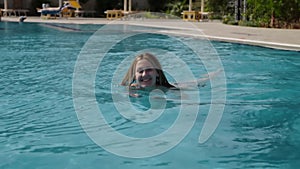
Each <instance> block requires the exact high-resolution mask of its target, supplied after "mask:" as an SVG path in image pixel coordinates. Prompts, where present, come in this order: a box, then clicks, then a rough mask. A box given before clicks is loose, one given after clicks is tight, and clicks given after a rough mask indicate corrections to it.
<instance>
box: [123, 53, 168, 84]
mask: <svg viewBox="0 0 300 169" xmlns="http://www.w3.org/2000/svg"><path fill="white" fill-rule="evenodd" d="M143 59H146V60H147V61H148V62H150V63H151V64H152V66H153V68H154V69H155V70H156V71H157V73H158V77H157V78H156V85H157V86H164V87H168V88H170V87H174V86H173V85H171V84H170V83H169V82H168V80H167V78H166V76H165V74H164V72H163V70H162V67H161V65H160V63H159V61H158V59H157V58H156V57H155V56H154V55H152V54H150V53H143V54H140V55H138V56H137V57H136V58H135V59H134V60H133V62H132V63H131V65H130V67H129V69H128V71H127V73H126V75H125V76H124V78H123V80H122V82H121V85H123V86H130V85H131V84H132V83H134V81H135V80H136V79H135V71H136V64H137V62H138V61H140V60H143Z"/></svg>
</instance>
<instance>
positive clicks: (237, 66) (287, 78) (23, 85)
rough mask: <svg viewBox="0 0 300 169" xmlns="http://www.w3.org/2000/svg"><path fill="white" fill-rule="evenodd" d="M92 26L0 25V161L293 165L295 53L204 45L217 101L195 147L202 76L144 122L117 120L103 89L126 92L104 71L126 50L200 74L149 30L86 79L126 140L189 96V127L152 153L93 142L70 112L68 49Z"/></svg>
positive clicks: (298, 156) (151, 129)
mask: <svg viewBox="0 0 300 169" xmlns="http://www.w3.org/2000/svg"><path fill="white" fill-rule="evenodd" d="M100 27H101V25H59V24H54V25H49V24H46V25H45V24H33V23H22V24H19V23H8V22H0V34H1V35H0V37H1V40H0V102H1V104H0V150H1V151H0V168H5V169H6V168H9V169H16V168H20V169H21V168H22V169H23V168H31V169H34V168H43V169H45V168H49V169H53V168H59V169H60V168H70V169H75V168H87V169H88V168H91V169H94V168H101V169H102V168H103V169H106V168H109V169H110V168H122V169H123V168H129V169H135V168H136V169H148V168H163V169H165V168H172V169H173V168H189V169H194V168H230V169H232V168H297V167H298V166H299V165H300V162H299V161H300V144H299V143H300V106H299V105H300V99H299V98H300V76H299V73H300V57H299V56H300V53H299V52H292V51H282V50H274V49H268V48H262V47H255V46H248V45H240V44H232V43H223V42H212V45H213V46H214V48H215V49H216V51H217V53H218V54H219V57H220V59H221V61H222V64H223V69H224V72H225V75H226V87H227V98H226V103H225V109H224V112H223V117H222V120H221V122H220V124H219V125H218V128H217V130H216V131H215V132H214V133H213V135H212V136H211V137H210V138H209V140H208V141H206V142H205V143H203V144H200V143H199V142H198V137H199V134H200V131H201V129H202V126H203V123H204V121H205V118H206V116H207V112H208V110H209V108H210V106H211V103H210V99H211V92H210V84H209V83H207V84H206V86H204V87H201V88H199V91H200V101H198V102H195V100H189V99H186V100H184V102H183V103H182V102H180V101H181V100H180V99H179V98H180V97H179V96H178V93H177V92H178V91H177V92H176V91H168V92H167V94H166V95H167V96H168V97H171V98H172V100H167V102H166V107H165V109H166V111H165V112H164V114H163V115H162V116H161V117H160V118H158V119H157V121H156V122H154V123H150V124H136V123H134V122H131V121H130V120H126V119H124V118H122V117H121V115H120V114H118V113H117V110H116V109H115V108H114V107H113V102H114V100H113V98H112V96H111V92H113V93H115V92H116V90H119V91H121V92H120V93H119V95H118V97H125V96H126V89H124V88H123V87H120V86H118V84H115V83H113V84H112V85H111V79H112V73H114V71H115V69H117V65H119V64H120V63H121V62H122V60H123V59H124V57H125V56H126V55H129V54H132V53H134V52H135V51H139V50H142V49H143V47H144V46H146V47H147V48H158V47H159V48H162V49H163V50H166V51H170V52H171V53H175V54H176V55H179V56H182V58H181V59H182V60H184V62H185V63H187V64H188V65H189V67H190V69H191V70H192V72H193V73H194V74H205V73H207V72H206V71H205V69H204V68H203V63H202V62H201V61H200V60H195V58H194V57H192V53H191V52H190V51H189V50H188V49H185V48H179V47H178V48H177V46H178V45H179V46H180V45H181V44H180V43H176V42H173V40H174V39H170V38H169V37H168V36H165V35H155V34H149V33H145V34H139V35H137V36H134V37H132V38H129V39H126V40H124V42H120V43H118V44H116V45H115V46H114V47H113V48H112V49H111V50H110V51H109V53H108V54H107V57H105V58H104V59H103V61H102V63H101V64H100V65H99V70H97V76H96V81H95V82H96V83H95V98H96V101H97V103H98V105H99V109H100V110H101V111H102V112H103V114H104V115H105V118H106V119H107V121H108V123H109V124H110V125H112V126H113V127H114V129H115V130H116V131H118V132H120V133H123V134H125V135H129V136H134V137H149V136H154V135H157V134H159V133H161V132H163V131H165V130H166V129H168V128H169V127H170V126H172V123H173V122H174V121H175V119H176V116H177V115H178V109H179V107H180V105H181V104H186V105H188V104H189V103H190V102H192V103H193V104H197V105H199V106H200V110H199V114H198V117H197V119H196V121H195V124H194V126H193V128H192V129H191V131H190V132H189V133H188V134H187V136H186V137H185V138H184V139H183V140H182V141H181V142H180V143H179V144H178V145H177V146H175V147H174V148H172V149H171V150H169V151H167V152H165V153H162V154H159V155H157V156H153V157H148V158H128V157H122V156H117V155H115V154H112V153H110V152H108V151H105V150H104V149H103V148H102V147H99V146H98V145H97V144H95V143H94V142H93V140H92V139H91V138H90V137H89V136H88V135H87V133H86V132H85V130H83V128H82V126H81V125H80V122H79V120H78V118H77V114H76V111H75V108H74V102H73V93H72V85H73V84H72V79H73V72H74V67H75V65H76V61H77V57H78V55H79V54H80V52H81V50H82V48H83V47H84V45H85V43H86V42H87V41H88V40H89V38H90V37H91V36H92V35H93V33H94V32H95V31H96V30H98V29H99V28H100ZM170 41H171V42H172V43H168V42H170ZM199 43H200V42H199ZM125 44H131V45H125ZM163 62H164V63H166V64H167V65H168V62H169V64H172V65H173V64H176V63H174V62H172V61H170V60H166V61H163ZM177 72H178V73H179V71H177ZM169 78H171V77H169ZM107 82H108V83H107ZM119 91H117V92H119ZM143 92H144V91H141V94H142V95H145V96H146V95H147V93H143ZM193 93H195V91H193V90H189V91H187V94H191V95H193ZM82 94H83V95H84V93H82ZM145 96H144V97H141V98H130V101H131V102H132V104H133V105H134V107H135V108H136V109H139V110H148V109H149V106H150V105H149V101H148V98H147V97H145ZM85 97H88V96H85ZM122 103H123V102H121V104H122ZM212 104H214V103H212ZM103 137H104V138H105V136H103ZM104 138H103V139H104ZM131 148H132V149H133V150H134V151H143V150H142V149H136V147H134V146H132V147H131Z"/></svg>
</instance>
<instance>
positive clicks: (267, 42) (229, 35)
mask: <svg viewBox="0 0 300 169" xmlns="http://www.w3.org/2000/svg"><path fill="white" fill-rule="evenodd" d="M2 21H11V22H19V18H17V17H2ZM24 22H44V23H76V24H111V23H116V22H117V23H120V22H121V23H126V24H138V25H148V26H154V27H164V28H172V29H173V30H175V31H173V33H175V34H176V33H178V34H189V35H192V36H202V37H207V38H208V39H213V40H219V41H227V42H238V43H244V44H251V45H258V46H265V47H271V48H278V49H285V50H294V51H300V30H299V29H293V30H291V29H271V28H254V27H242V26H233V25H225V24H222V23H221V22H219V21H212V22H211V21H210V22H186V21H182V20H178V21H176V22H166V21H165V20H163V21H162V20H153V21H144V20H142V21H138V20H135V21H128V20H127V21H126V20H125V21H124V20H123V21H110V20H107V19H105V18H70V19H65V18H57V19H49V20H46V19H41V18H40V17H28V18H27V19H26V20H25V21H24ZM191 28H196V29H197V30H200V31H201V33H199V31H198V32H196V31H193V32H191V31H186V30H189V29H191ZM176 30H179V31H177V32H176Z"/></svg>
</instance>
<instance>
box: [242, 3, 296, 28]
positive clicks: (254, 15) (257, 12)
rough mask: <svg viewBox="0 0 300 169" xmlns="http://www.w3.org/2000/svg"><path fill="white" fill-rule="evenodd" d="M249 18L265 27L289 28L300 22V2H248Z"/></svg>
mask: <svg viewBox="0 0 300 169" xmlns="http://www.w3.org/2000/svg"><path fill="white" fill-rule="evenodd" d="M247 6H248V9H247V16H250V18H251V20H254V21H256V22H257V23H258V24H259V25H260V26H264V27H280V28H289V27H290V26H291V25H292V24H294V23H299V22H300V20H299V18H300V2H298V0H247Z"/></svg>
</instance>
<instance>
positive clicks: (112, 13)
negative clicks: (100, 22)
mask: <svg viewBox="0 0 300 169" xmlns="http://www.w3.org/2000/svg"><path fill="white" fill-rule="evenodd" d="M105 13H106V18H107V19H118V18H121V17H123V16H124V14H123V11H122V10H107V11H105Z"/></svg>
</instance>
